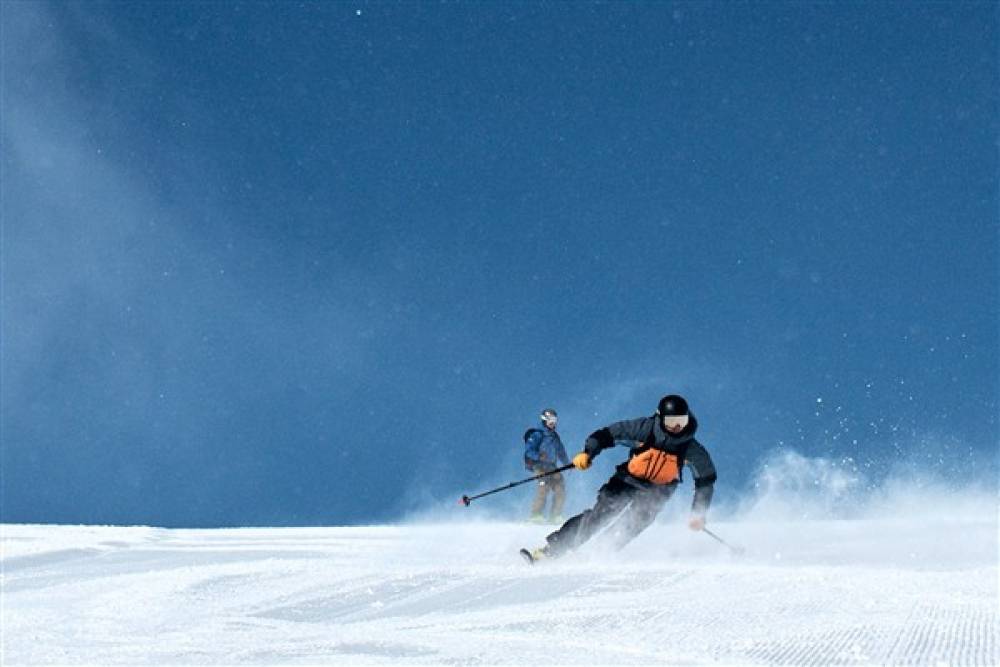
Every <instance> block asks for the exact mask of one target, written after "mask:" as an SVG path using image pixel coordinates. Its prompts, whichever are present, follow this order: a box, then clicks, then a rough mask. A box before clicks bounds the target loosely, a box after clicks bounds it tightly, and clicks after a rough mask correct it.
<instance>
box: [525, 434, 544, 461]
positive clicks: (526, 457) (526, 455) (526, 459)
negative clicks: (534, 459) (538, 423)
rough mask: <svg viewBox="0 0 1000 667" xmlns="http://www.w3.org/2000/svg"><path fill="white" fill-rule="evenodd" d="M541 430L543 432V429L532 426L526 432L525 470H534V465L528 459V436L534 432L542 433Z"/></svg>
mask: <svg viewBox="0 0 1000 667" xmlns="http://www.w3.org/2000/svg"><path fill="white" fill-rule="evenodd" d="M541 432H542V429H540V428H535V427H531V428H529V429H528V430H527V431H525V432H524V445H525V451H524V469H525V470H534V467H533V466H532V465H531V463H530V462H529V461H528V451H527V446H528V438H530V437H531V434H532V433H541Z"/></svg>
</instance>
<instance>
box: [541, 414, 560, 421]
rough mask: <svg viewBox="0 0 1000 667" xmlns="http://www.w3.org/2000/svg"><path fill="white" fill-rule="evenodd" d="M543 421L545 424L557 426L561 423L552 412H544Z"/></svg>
mask: <svg viewBox="0 0 1000 667" xmlns="http://www.w3.org/2000/svg"><path fill="white" fill-rule="evenodd" d="M542 421H543V422H545V423H546V424H555V423H556V422H558V421H559V417H557V416H556V415H555V414H553V413H551V412H543V413H542Z"/></svg>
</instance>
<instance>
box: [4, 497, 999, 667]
mask: <svg viewBox="0 0 1000 667" xmlns="http://www.w3.org/2000/svg"><path fill="white" fill-rule="evenodd" d="M461 516H462V517H463V518H464V519H468V518H469V517H474V516H475V515H474V514H472V513H465V514H462V515H461ZM710 527H711V528H712V529H714V530H715V531H716V532H717V533H718V534H719V535H720V536H722V537H724V538H725V539H726V540H728V541H731V542H732V543H734V544H737V545H741V546H744V547H745V548H746V550H747V551H746V553H745V554H744V555H743V556H735V555H733V554H730V553H729V552H727V550H726V549H725V548H724V547H721V546H720V545H719V544H718V543H716V542H715V541H713V540H712V539H710V538H709V537H708V536H707V535H704V534H698V533H693V532H691V531H689V530H688V529H687V528H686V527H685V526H684V525H683V522H680V521H675V520H673V519H671V520H668V521H664V520H661V521H659V522H658V523H657V524H655V525H654V526H653V527H651V528H650V529H649V530H648V531H647V532H646V533H644V534H643V535H642V536H640V537H639V538H638V539H637V540H635V541H634V542H633V543H632V544H630V545H629V546H628V547H626V548H625V549H624V550H623V551H621V552H618V553H613V552H610V551H607V550H606V549H604V548H603V547H602V545H601V544H600V542H599V541H598V542H597V543H594V544H591V545H588V547H587V548H585V549H583V550H581V552H579V553H577V554H576V555H575V556H574V557H571V558H566V559H563V560H561V561H558V562H550V563H547V564H545V565H536V566H528V565H526V564H525V563H524V562H522V560H521V559H520V558H519V557H518V555H517V550H518V548H519V547H521V546H532V545H534V546H537V545H540V544H541V543H542V540H543V537H544V535H545V534H546V532H548V530H550V528H549V527H545V526H532V525H526V524H518V523H511V522H501V521H492V522H486V521H484V522H480V523H476V522H468V523H464V522H454V521H453V522H450V523H449V522H438V523H432V524H410V525H400V526H373V527H350V528H349V527H340V528H285V529H282V528H264V529H215V530H164V529H156V528H143V527H133V528H119V527H86V526H84V527H73V526H38V525H9V524H8V525H3V526H2V546H3V552H2V564H3V617H2V629H3V646H2V655H0V658H2V664H4V665H19V664H52V663H58V664H80V663H86V664H101V665H106V664H122V663H128V664H220V663H225V664H235V663H240V664H242V663H253V664H350V665H367V664H392V665H414V664H452V665H456V664H457V665H476V664H498V665H501V664H502V665H532V666H537V665H553V664H566V665H592V664H601V665H649V664H739V665H745V664H793V665H834V664H905V665H916V664H921V665H933V664H950V665H997V664H1000V652H998V635H1000V632H998V579H997V541H998V535H997V510H996V505H995V503H994V504H993V505H992V507H988V508H986V509H984V510H982V511H981V513H980V514H979V515H974V514H970V513H969V512H968V511H962V512H958V513H956V514H955V516H949V514H948V512H943V513H941V514H939V515H937V516H934V517H929V516H920V515H919V514H914V515H911V516H907V517H904V518H898V517H897V518H884V519H877V518H867V519H854V520H812V521H792V520H772V521H765V522H756V523H755V522H748V521H730V522H725V521H721V522H713V523H711V524H710Z"/></svg>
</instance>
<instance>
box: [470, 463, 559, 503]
mask: <svg viewBox="0 0 1000 667" xmlns="http://www.w3.org/2000/svg"><path fill="white" fill-rule="evenodd" d="M572 467H573V464H572V463H569V464H567V465H564V466H563V467H562V468H556V469H555V470H550V471H548V472H543V473H541V474H540V475H533V476H532V477H528V478H527V479H522V480H519V481H517V482H511V483H510V484H507V485H506V486H498V487H497V488H495V489H490V490H489V491H484V492H482V493H477V494H476V495H474V496H462V497H461V498H459V499H458V504H459V505H465V506H466V507H468V506H469V505H471V504H472V501H473V500H475V499H476V498H482V497H483V496H488V495H490V494H491V493H497V492H498V491H506V490H507V489H511V488H514V487H515V486H518V485H519V484H525V483H527V482H533V481H535V480H536V479H541V478H542V477H548V476H549V475H554V474H556V473H557V472H562V471H563V470H569V469H570V468H572Z"/></svg>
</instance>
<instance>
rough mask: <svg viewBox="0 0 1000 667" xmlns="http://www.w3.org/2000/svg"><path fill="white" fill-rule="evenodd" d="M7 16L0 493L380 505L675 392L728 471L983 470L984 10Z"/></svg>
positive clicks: (618, 455)
mask: <svg viewBox="0 0 1000 667" xmlns="http://www.w3.org/2000/svg"><path fill="white" fill-rule="evenodd" d="M0 22H2V34H0V38H2V39H0V42H2V47H0V48H2V100H0V101H2V106H0V112H2V132H3V136H2V140H3V146H2V179H0V180H2V184H0V186H2V264H3V266H2V376H0V380H2V385H0V398H2V415H0V417H2V421H0V437H2V465H0V474H2V480H0V481H2V490H0V493H2V495H0V500H2V514H3V521H7V522H72V523H142V524H154V525H167V526H216V525H263V524H273V525H289V524H321V525H323V524H325V525H336V524H349V523H362V522H373V521H386V520H391V519H393V518H396V517H399V516H402V515H404V514H406V513H407V512H410V511H413V510H414V509H415V508H417V507H421V506H433V505H434V504H435V503H438V502H441V503H444V502H448V503H453V502H454V498H457V497H458V495H461V493H471V492H474V491H479V490H483V489H485V488H488V487H490V486H495V485H497V484H502V483H505V482H507V481H510V480H512V479H517V478H518V477H520V476H521V475H523V470H522V469H521V466H520V450H521V442H520V439H521V434H522V433H523V431H524V429H525V428H526V427H528V426H530V425H531V424H532V423H534V421H535V419H536V416H537V414H538V411H539V410H540V409H541V408H542V407H545V406H553V407H555V408H556V409H558V410H559V412H560V415H561V417H562V424H561V431H562V433H563V437H564V440H565V441H566V443H567V446H568V449H569V450H570V452H571V454H572V453H573V452H575V451H576V450H578V449H579V447H580V446H581V444H582V441H583V438H584V437H585V436H586V435H587V433H589V432H590V431H592V430H594V429H595V428H598V427H600V426H602V425H604V424H606V423H609V422H611V421H615V420H618V419H623V418H631V417H637V416H641V415H645V414H650V413H651V412H652V411H653V410H654V409H655V405H656V401H657V399H658V398H659V397H660V396H661V395H662V394H664V393H670V392H680V393H684V394H685V395H686V396H687V397H688V399H689V402H690V403H691V406H692V409H693V410H694V411H695V412H696V413H697V414H698V416H699V419H700V421H701V423H702V427H701V436H702V437H701V440H702V442H703V443H704V444H705V445H706V447H708V449H709V450H710V451H711V452H712V454H713V456H714V458H715V460H716V464H717V466H718V468H719V475H720V482H719V489H718V493H717V498H720V497H721V498H723V499H724V498H725V497H726V496H727V495H728V496H730V497H732V496H735V495H738V494H739V493H742V491H743V490H745V489H747V488H750V487H752V485H753V482H754V478H755V476H756V475H757V474H758V473H759V466H760V465H761V461H764V460H766V459H767V457H768V456H770V455H772V454H773V453H774V452H777V451H783V450H793V451H795V452H796V453H798V454H801V455H802V456H805V457H822V458H824V459H829V460H830V461H834V462H840V463H843V464H844V465H850V466H855V467H856V468H857V469H858V470H860V471H862V472H863V473H864V474H865V475H866V476H867V478H869V479H870V480H871V481H872V483H873V484H875V485H877V484H878V483H879V481H880V480H882V479H884V478H885V477H886V476H887V475H890V474H891V473H892V471H893V470H897V469H898V468H899V467H900V466H904V467H909V468H915V469H917V470H920V471H922V472H924V473H926V474H929V475H932V476H938V477H941V478H946V479H951V480H954V483H955V484H956V485H960V484H962V483H964V482H966V481H968V480H969V479H970V478H974V479H980V478H985V479H986V480H987V482H988V483H992V484H994V485H995V484H996V475H997V447H998V441H1000V437H998V424H997V417H998V412H1000V405H998V395H1000V388H998V383H1000V379H998V378H1000V363H998V359H1000V339H998V336H1000V334H998V305H1000V293H998V290H1000V269H998V248H1000V235H998V224H997V211H998V203H1000V202H998V186H997V182H998V179H997V176H998V170H997V153H998V141H997V129H998V128H997V118H998V110H1000V109H998V93H997V80H998V77H997V75H998V68H997V52H998V30H997V24H998V23H997V10H996V5H995V3H992V2H964V3H919V2H904V3H891V2H880V3H867V2H866V3H857V4H852V3H839V2H838V3H823V4H808V3H788V4H780V3H769V4H768V3H765V4H760V3H750V4H746V3H729V2H726V3H709V2H698V3H561V2H560V3H506V4H505V3H499V2H497V3H492V2H489V3H473V2H468V3H430V2H424V3H416V2H414V3H381V2H337V3H318V2H277V3H265V2H221V1H220V2H212V3H204V2H197V3H196V2H162V3H161V2H112V3H106V2H51V3H49V2H4V3H3V4H2V9H0ZM623 456H624V453H623V452H615V453H612V452H608V453H607V454H605V455H604V456H603V457H602V466H598V467H597V468H598V469H597V470H595V471H592V472H588V473H586V475H589V477H585V478H583V477H581V478H580V479H585V480H586V481H585V482H580V483H582V484H584V486H585V488H584V489H583V491H584V492H585V493H583V494H582V495H581V494H580V493H577V494H576V496H575V497H574V498H573V499H572V500H573V503H571V504H576V505H577V506H579V507H582V506H586V505H587V504H589V503H590V501H591V499H592V491H593V489H596V487H597V486H598V485H599V484H600V483H601V482H603V481H604V479H605V478H606V473H607V472H608V471H609V470H610V468H609V467H608V466H609V465H610V464H612V463H616V462H618V461H620V460H622V458H623ZM612 459H613V460H612ZM845 460H847V463H844V462H845ZM579 475H582V474H579ZM956 488H958V487H957V486H956ZM523 500H524V504H525V508H524V509H525V510H526V509H527V507H526V506H527V498H526V497H525V498H523Z"/></svg>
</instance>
